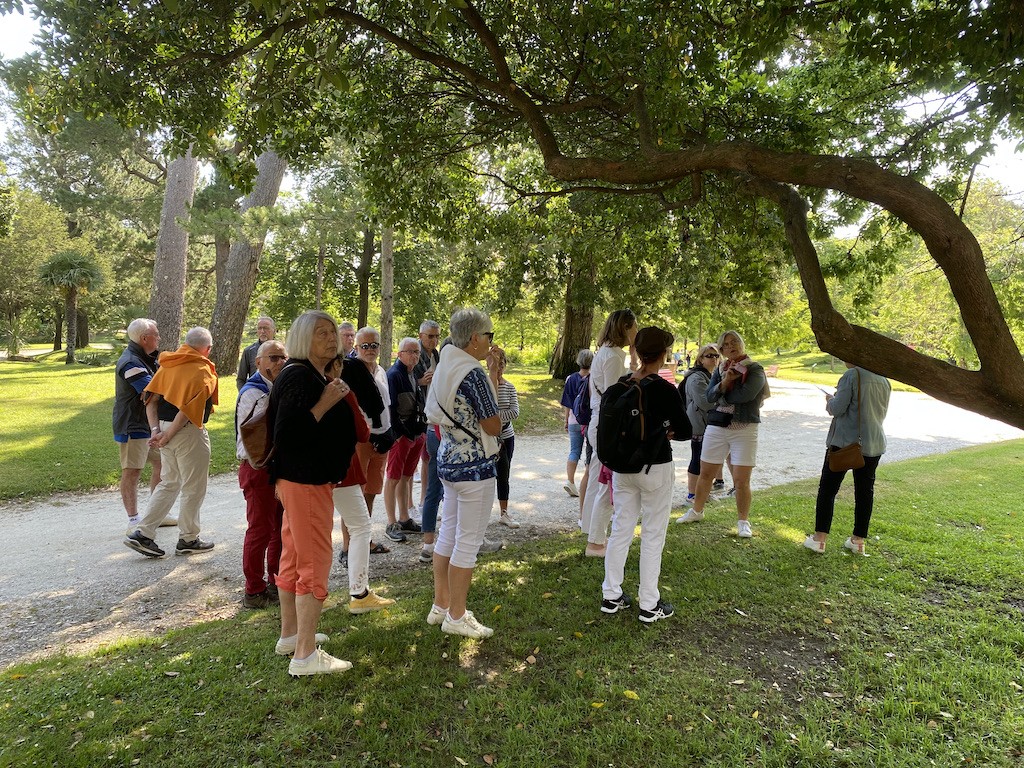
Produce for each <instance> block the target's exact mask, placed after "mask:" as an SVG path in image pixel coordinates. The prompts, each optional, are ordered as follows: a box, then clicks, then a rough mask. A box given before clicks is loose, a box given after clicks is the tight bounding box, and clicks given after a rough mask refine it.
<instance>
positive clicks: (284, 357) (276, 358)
mask: <svg viewBox="0 0 1024 768" xmlns="http://www.w3.org/2000/svg"><path fill="white" fill-rule="evenodd" d="M267 357H268V358H270V362H272V363H279V362H281V361H282V360H287V359H288V355H267Z"/></svg>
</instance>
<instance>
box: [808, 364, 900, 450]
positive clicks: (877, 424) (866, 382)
mask: <svg viewBox="0 0 1024 768" xmlns="http://www.w3.org/2000/svg"><path fill="white" fill-rule="evenodd" d="M858 372H860V412H859V414H858V411H857V374H858ZM891 391H892V387H891V386H890V385H889V380H888V379H886V378H885V377H884V376H879V375H878V374H877V373H872V372H871V371H867V370H864V369H863V368H850V369H849V370H848V371H847V372H846V373H844V374H843V376H842V378H840V379H839V385H838V386H837V387H836V395H835V397H833V398H832V399H831V400H829V401H828V403H827V404H826V406H825V408H826V410H828V412H829V413H830V414H832V424H831V426H829V428H828V440H827V442H826V445H829V446H832V445H834V446H836V447H837V448H842V447H843V446H845V445H849V444H850V443H855V442H857V418H858V415H860V418H861V424H860V445H861V451H862V452H863V453H864V455H865V456H881V455H882V454H883V453H885V432H883V431H882V422H883V421H884V420H885V414H886V413H887V412H888V410H889V393H890V392H891Z"/></svg>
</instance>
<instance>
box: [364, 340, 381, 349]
mask: <svg viewBox="0 0 1024 768" xmlns="http://www.w3.org/2000/svg"><path fill="white" fill-rule="evenodd" d="M359 348H360V349H380V344H378V343H377V342H376V341H371V342H367V343H364V344H360V345H359Z"/></svg>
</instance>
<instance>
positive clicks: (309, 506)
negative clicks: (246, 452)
mask: <svg viewBox="0 0 1024 768" xmlns="http://www.w3.org/2000/svg"><path fill="white" fill-rule="evenodd" d="M285 348H286V351H287V352H288V358H289V364H288V365H287V366H285V368H284V370H283V371H281V374H280V375H279V376H278V377H277V380H276V381H275V382H274V388H273V389H272V390H271V393H270V408H269V411H268V421H269V423H270V424H271V425H272V430H273V431H272V434H273V441H274V457H273V459H272V460H271V464H270V474H271V478H272V480H273V481H274V482H275V486H276V488H277V495H278V498H279V499H280V500H281V503H282V504H283V505H284V519H283V523H282V527H281V566H280V571H279V573H278V577H277V586H278V593H279V595H280V599H281V639H280V640H278V642H277V648H276V651H277V653H278V654H280V655H282V656H286V655H291V654H294V655H293V657H292V660H291V662H290V664H289V665H288V673H289V674H290V675H293V676H296V677H297V676H299V675H317V674H329V673H335V672H344V671H345V670H346V669H350V668H351V667H352V664H351V663H349V662H347V661H342V660H341V659H336V658H334V657H333V656H331V655H330V654H328V653H326V652H325V651H323V650H321V649H320V648H319V643H322V642H326V641H327V639H328V638H327V636H326V635H320V634H317V632H316V626H317V622H318V621H319V620H320V613H321V611H322V610H323V603H324V600H325V599H326V598H327V577H328V575H329V573H330V570H331V557H332V550H331V529H332V527H333V524H334V501H333V498H332V491H333V489H334V485H335V484H336V483H339V482H341V481H342V480H343V479H344V477H345V473H346V472H347V471H348V465H349V462H350V461H351V460H352V454H353V452H354V451H355V442H356V429H355V421H354V418H355V414H356V413H358V411H357V410H356V408H357V405H356V402H355V396H354V395H352V394H351V390H350V389H349V386H348V384H346V383H345V382H344V381H342V380H341V379H337V378H331V379H329V378H328V377H327V376H326V375H325V374H324V370H325V369H326V367H327V365H328V364H329V363H331V361H333V360H334V358H335V356H336V355H337V354H338V328H337V324H336V323H335V322H334V319H333V318H332V317H331V316H330V315H328V314H325V313H324V312H306V313H305V314H303V315H301V316H300V317H299V318H298V319H297V320H296V321H295V322H294V323H293V324H292V327H291V330H290V332H289V333H288V341H287V343H286V346H285ZM346 400H347V402H343V401H346Z"/></svg>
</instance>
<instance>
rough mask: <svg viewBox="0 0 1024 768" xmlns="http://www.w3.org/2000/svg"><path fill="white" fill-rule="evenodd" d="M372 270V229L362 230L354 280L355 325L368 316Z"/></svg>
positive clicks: (362, 321) (365, 321) (360, 325)
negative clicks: (356, 302) (356, 294)
mask: <svg viewBox="0 0 1024 768" xmlns="http://www.w3.org/2000/svg"><path fill="white" fill-rule="evenodd" d="M372 271H373V229H372V228H370V227H369V226H367V227H366V229H365V230H364V231H363V253H362V256H361V257H360V259H359V264H358V266H356V282H357V283H358V284H359V317H358V319H357V322H356V325H357V326H358V327H359V328H362V327H363V326H365V325H366V323H367V319H368V318H369V316H370V273H371V272H372Z"/></svg>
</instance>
